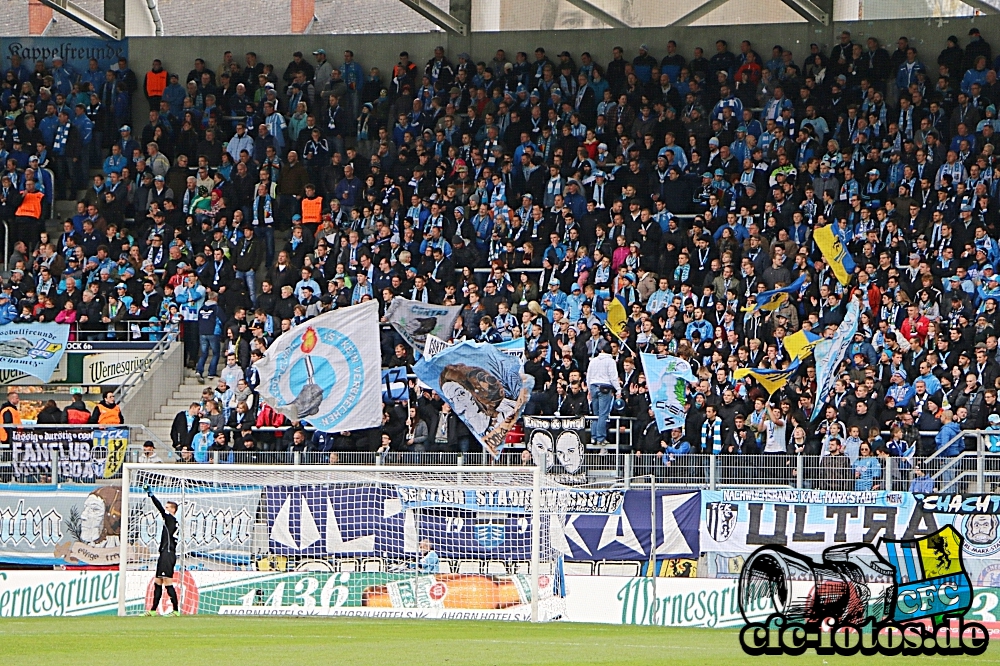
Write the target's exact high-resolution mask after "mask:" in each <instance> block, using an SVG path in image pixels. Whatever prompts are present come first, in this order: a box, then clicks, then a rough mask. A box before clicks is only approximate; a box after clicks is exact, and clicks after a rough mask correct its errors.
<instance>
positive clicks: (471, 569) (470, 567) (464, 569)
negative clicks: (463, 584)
mask: <svg viewBox="0 0 1000 666" xmlns="http://www.w3.org/2000/svg"><path fill="white" fill-rule="evenodd" d="M482 572H483V563H482V562H480V561H479V560H459V561H458V573H460V574H477V573H482Z"/></svg>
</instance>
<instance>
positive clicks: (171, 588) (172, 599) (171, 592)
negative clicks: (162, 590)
mask: <svg viewBox="0 0 1000 666" xmlns="http://www.w3.org/2000/svg"><path fill="white" fill-rule="evenodd" d="M167 596H169V597H170V603H172V604H173V605H174V610H175V611H176V612H178V613H180V612H181V605H180V603H178V602H177V590H175V589H174V586H173V585H167Z"/></svg>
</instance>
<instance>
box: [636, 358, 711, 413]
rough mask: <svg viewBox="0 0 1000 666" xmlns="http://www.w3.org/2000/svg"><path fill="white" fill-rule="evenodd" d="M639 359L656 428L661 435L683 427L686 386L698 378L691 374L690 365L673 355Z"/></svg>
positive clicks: (694, 382)
mask: <svg viewBox="0 0 1000 666" xmlns="http://www.w3.org/2000/svg"><path fill="white" fill-rule="evenodd" d="M641 357H642V369H643V372H645V374H646V386H648V387H649V402H650V404H651V405H652V406H653V416H654V417H655V418H656V427H657V428H659V430H660V432H667V431H669V430H672V429H673V428H683V427H684V420H685V418H686V415H685V412H684V404H685V402H686V397H687V384H688V383H691V384H696V383H697V382H698V378H697V377H695V376H694V373H692V372H691V365H690V364H689V363H688V362H687V361H685V360H684V359H682V358H677V357H676V356H657V355H656V354H641Z"/></svg>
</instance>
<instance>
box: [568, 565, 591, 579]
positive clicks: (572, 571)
mask: <svg viewBox="0 0 1000 666" xmlns="http://www.w3.org/2000/svg"><path fill="white" fill-rule="evenodd" d="M563 571H565V572H566V573H567V574H568V575H571V576H593V575H594V563H593V562H563Z"/></svg>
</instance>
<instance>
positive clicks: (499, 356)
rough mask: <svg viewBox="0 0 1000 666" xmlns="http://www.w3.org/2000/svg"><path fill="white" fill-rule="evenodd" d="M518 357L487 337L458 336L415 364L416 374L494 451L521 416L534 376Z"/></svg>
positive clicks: (499, 449) (500, 446) (474, 434)
mask: <svg viewBox="0 0 1000 666" xmlns="http://www.w3.org/2000/svg"><path fill="white" fill-rule="evenodd" d="M522 367H523V363H522V362H521V360H520V359H518V358H517V357H515V356H511V355H510V354H506V353H504V352H503V351H501V350H499V349H497V348H496V346H494V345H491V344H489V343H486V342H469V341H464V342H459V343H458V344H455V345H452V346H450V347H446V348H445V349H442V350H440V351H439V352H438V353H436V354H434V355H433V356H428V355H426V354H425V355H424V356H422V357H421V358H420V360H418V361H417V364H416V365H415V366H413V372H414V373H416V375H417V379H419V380H420V381H422V382H423V383H424V384H426V385H427V386H430V387H431V389H433V390H434V392H435V393H437V394H438V395H440V396H441V398H442V399H443V400H444V401H445V402H447V403H448V404H449V405H450V406H451V408H452V410H454V412H455V414H457V415H458V417H459V418H460V419H462V422H463V423H465V425H467V426H468V427H469V431H470V432H471V433H472V435H473V436H474V437H475V438H476V439H477V440H479V442H480V443H481V444H482V445H483V448H484V449H485V450H486V451H488V452H489V453H490V454H492V455H493V456H497V455H499V453H500V451H501V450H502V449H503V445H504V440H505V439H506V437H507V433H508V432H509V431H510V429H511V428H513V427H514V424H515V423H516V422H517V419H518V418H520V416H521V412H522V410H523V409H524V405H525V404H526V403H527V402H528V398H529V397H530V396H531V389H532V388H533V387H534V385H535V380H534V379H533V378H532V377H530V376H528V375H524V374H523V372H522Z"/></svg>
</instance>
